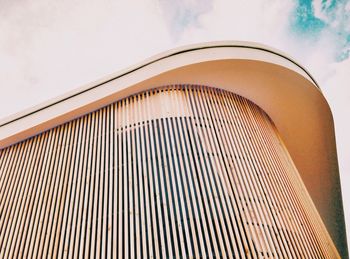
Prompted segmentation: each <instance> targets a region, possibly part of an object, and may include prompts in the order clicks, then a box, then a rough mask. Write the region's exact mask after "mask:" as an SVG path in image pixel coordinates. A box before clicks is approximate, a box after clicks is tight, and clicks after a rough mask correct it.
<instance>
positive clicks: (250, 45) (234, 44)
mask: <svg viewBox="0 0 350 259" xmlns="http://www.w3.org/2000/svg"><path fill="white" fill-rule="evenodd" d="M227 47H229V48H247V49H255V50H260V51H264V52H267V53H270V54H272V55H276V56H278V57H281V58H283V59H285V60H286V61H290V63H291V64H290V67H289V68H290V69H293V65H294V66H295V67H294V69H293V70H295V72H298V73H299V74H301V75H303V76H304V77H305V78H306V79H308V80H310V81H311V82H313V84H314V85H315V86H317V87H318V88H319V86H318V84H317V82H316V80H315V79H314V78H313V77H312V75H311V74H310V73H309V71H308V70H307V69H306V68H305V67H303V66H302V65H300V64H299V63H297V61H295V60H294V59H293V58H291V57H290V56H288V55H287V54H285V53H283V52H281V51H279V50H277V49H274V48H271V47H268V46H266V45H263V44H260V43H255V42H247V41H216V42H205V43H200V44H191V45H187V46H181V47H178V48H174V49H171V50H167V51H164V52H162V53H160V54H156V55H154V56H152V57H150V58H148V59H146V60H144V61H142V62H140V63H138V64H135V65H133V66H130V67H128V68H126V69H123V70H120V71H117V72H116V73H113V74H111V75H108V76H105V77H103V78H100V79H98V80H96V81H94V82H91V83H88V84H85V85H83V86H81V87H78V88H76V89H73V90H72V91H69V92H67V93H64V94H62V95H59V96H57V97H55V98H52V99H50V100H48V101H46V102H43V103H40V104H38V105H35V106H33V107H30V108H28V109H26V110H23V111H20V112H18V113H15V114H11V115H9V116H6V117H4V118H1V119H0V127H2V126H5V125H6V124H9V123H11V122H13V121H16V120H19V119H21V118H24V117H26V116H29V115H30V114H32V113H35V112H38V111H40V110H42V109H45V108H47V107H50V106H52V105H55V104H57V103H59V102H62V101H64V100H66V99H68V98H71V97H74V96H76V95H79V94H81V93H84V92H86V91H89V90H92V89H94V88H96V87H99V86H100V85H102V84H105V83H108V82H110V81H112V80H115V79H118V78H120V77H123V76H126V75H128V74H130V73H133V72H134V71H136V70H139V69H141V68H143V67H146V66H148V65H151V64H153V63H155V62H158V61H160V60H162V59H165V58H169V57H171V56H175V55H179V54H182V53H186V52H192V51H196V50H200V49H212V48H227ZM241 58H244V57H241ZM251 58H254V57H251ZM292 64H293V65H292ZM319 89H320V88H319ZM0 147H1V144H0Z"/></svg>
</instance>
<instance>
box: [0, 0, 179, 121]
mask: <svg viewBox="0 0 350 259" xmlns="http://www.w3.org/2000/svg"><path fill="white" fill-rule="evenodd" d="M1 7H2V8H1V11H0V15H2V19H1V21H0V29H1V34H0V69H1V71H2V72H1V73H0V82H2V84H1V86H0V90H1V93H2V94H1V95H0V103H1V107H2V109H0V117H3V116H5V115H8V114H10V113H13V112H16V111H19V110H23V109H24V108H26V107H29V106H33V105H36V104H37V103H39V102H43V101H45V100H47V99H49V98H52V97H55V96H57V95H59V94H62V93H65V92H67V91H69V90H71V89H72V88H73V89H74V88H76V87H79V86H80V85H82V84H85V83H88V82H91V81H94V80H96V79H98V78H101V77H103V76H105V75H106V74H109V73H112V72H115V71H117V70H119V69H122V68H125V67H127V66H128V65H132V64H134V63H136V62H139V61H141V60H143V59H145V58H147V57H149V56H150V55H153V54H156V53H158V52H159V51H162V50H165V49H168V48H169V47H170V46H171V42H172V40H171V37H170V34H169V30H168V28H167V26H166V25H165V24H164V22H162V21H163V16H162V14H161V10H160V8H159V6H158V4H157V3H156V2H154V1H152V0H146V1H144V0H135V1H107V0H106V1H97V0H93V1H83V0H81V1H74V2H72V1H59V2H50V4H48V2H47V1H44V0H38V1H35V2H33V1H22V2H21V4H18V3H17V4H14V3H13V2H8V4H5V3H3V4H2V6H1ZM14 100H16V101H14Z"/></svg>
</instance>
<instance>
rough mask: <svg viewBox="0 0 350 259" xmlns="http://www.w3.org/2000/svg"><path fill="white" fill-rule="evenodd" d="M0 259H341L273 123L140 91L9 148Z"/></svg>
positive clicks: (222, 105) (235, 107) (212, 92)
mask: <svg viewBox="0 0 350 259" xmlns="http://www.w3.org/2000/svg"><path fill="white" fill-rule="evenodd" d="M0 257H1V258H19V257H24V258H37V257H55V258H56V257H59V258H61V257H64V258H66V257H74V258H76V257H90V258H101V257H102V258H105V257H106V258H193V257H194V258H246V257H248V258H258V257H264V258H268V257H271V258H275V257H276V258H335V257H339V255H338V253H337V251H336V249H335V247H334V245H333V242H332V240H331V239H330V237H329V235H328V233H327V231H326V228H325V227H324V225H323V223H322V221H321V219H320V217H319V215H318V213H317V210H316V208H315V207H314V205H313V203H312V201H311V198H310V196H309V194H308V193H307V190H306V189H305V187H304V185H303V183H302V180H301V178H300V176H299V174H298V172H297V169H296V168H295V166H294V164H293V162H292V160H291V158H290V157H289V155H288V152H287V150H286V149H285V147H284V145H283V143H282V140H281V139H280V138H279V134H278V132H277V130H276V128H275V126H274V125H273V123H272V121H271V120H270V119H269V117H268V116H267V115H266V114H265V112H264V111H262V110H261V109H260V108H259V107H258V106H256V105H255V104H253V103H252V102H250V101H249V100H247V99H245V98H242V97H240V96H238V95H235V94H233V93H230V92H226V91H223V90H219V89H214V88H208V87H204V86H187V85H181V86H169V87H165V88H161V89H154V90H150V91H147V92H144V93H140V94H136V95H134V96H131V97H129V98H126V99H123V100H121V101H118V102H116V103H113V104H111V105H109V106H107V107H105V108H102V109H100V110H98V111H95V112H92V113H90V114H87V115H85V116H83V117H81V118H78V119H76V120H73V121H71V122H68V123H66V124H64V125H61V126H59V127H56V128H54V129H51V130H49V131H47V132H44V133H41V134H39V135H37V136H35V137H33V138H30V139H28V140H25V141H23V142H21V143H18V144H16V145H13V146H11V147H8V148H5V149H3V150H0Z"/></svg>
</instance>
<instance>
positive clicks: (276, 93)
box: [0, 42, 347, 255]
mask: <svg viewBox="0 0 350 259" xmlns="http://www.w3.org/2000/svg"><path fill="white" fill-rule="evenodd" d="M170 84H202V85H207V86H212V87H218V88H222V89H224V90H227V91H231V92H234V93H236V94H239V95H241V96H243V97H245V98H247V99H249V100H251V101H253V102H254V103H256V104H257V105H259V106H260V107H261V108H262V109H263V110H264V111H265V112H266V113H267V114H268V115H269V116H270V118H271V119H272V120H273V122H274V123H275V125H276V127H277V129H278V131H279V132H280V135H281V138H282V139H283V142H284V143H285V146H286V148H287V150H288V152H289V154H290V155H291V158H292V159H293V161H294V163H295V166H296V167H297V169H298V171H299V172H300V175H301V177H302V179H303V181H304V183H305V186H306V187H307V189H308V191H309V193H310V195H311V197H312V199H313V201H314V203H315V205H316V207H317V209H318V211H319V213H320V215H321V217H322V219H323V221H324V223H325V225H326V226H327V229H328V231H329V233H330V235H331V236H332V239H333V240H334V242H335V244H336V245H337V248H338V250H339V251H340V252H341V254H342V255H346V254H347V245H346V237H345V224H344V216H343V208H342V199H341V190H340V182H339V173H338V162H337V155H336V146H335V135H334V125H333V118H332V114H331V111H330V108H329V105H328V103H327V101H326V100H325V98H324V96H323V95H322V93H321V91H320V89H319V88H318V86H317V83H316V81H315V80H314V79H313V78H312V76H311V75H310V74H309V73H308V72H307V70H306V69H304V68H303V67H302V66H300V65H299V64H297V63H296V62H295V61H293V59H291V58H289V57H287V56H286V55H285V54H282V53H281V52H279V51H277V50H273V49H271V48H269V47H266V46H263V45H259V44H255V43H247V42H214V43H204V44H196V45H191V46H187V47H181V48H178V49H175V50H171V51H167V52H165V53H162V54H160V55H157V56H154V57H153V58H151V59H148V60H146V61H144V62H142V63H140V64H138V65H136V66H133V67H131V68H129V69H127V70H124V71H121V72H119V73H116V74H113V75H111V76H108V77H106V78H103V79H101V80H98V81H96V82H93V83H91V84H88V85H85V86H83V87H81V88H78V89H76V90H73V91H71V92H69V93H67V94H65V95H62V96H60V97H57V98H55V99H53V100H50V101H48V102H46V103H43V104H41V105H38V106H36V107H33V108H31V109H29V110H26V111H24V112H21V113H18V114H15V115H13V116H10V117H8V118H6V119H4V120H2V121H0V148H3V147H6V146H9V145H12V144H14V143H17V142H19V141H22V140H24V139H26V138H28V137H30V136H33V135H36V134H38V133H40V132H43V131H45V130H47V129H50V128H53V127H55V126H57V125H60V124H62V123H65V122H67V121H70V120H72V119H74V118H77V117H80V116H82V115H84V114H87V113H89V112H91V111H94V110H96V109H99V108H101V107H103V106H106V105H108V104H110V103H112V102H115V101H117V100H120V99H122V98H125V97H127V96H130V95H132V94H135V93H137V92H141V91H145V90H148V89H150V88H155V87H158V86H164V85H170Z"/></svg>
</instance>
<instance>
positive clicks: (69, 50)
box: [0, 0, 350, 247]
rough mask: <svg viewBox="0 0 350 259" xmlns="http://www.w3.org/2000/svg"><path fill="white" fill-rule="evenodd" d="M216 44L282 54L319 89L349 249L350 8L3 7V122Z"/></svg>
mask: <svg viewBox="0 0 350 259" xmlns="http://www.w3.org/2000/svg"><path fill="white" fill-rule="evenodd" d="M218 40H239V41H254V42H258V43H262V44H266V45H269V46H271V47H274V48H277V49H279V50H281V51H283V52H285V53H287V54H288V55H289V56H291V57H293V58H294V59H295V60H296V61H297V62H298V63H299V64H301V65H303V66H304V67H305V68H306V69H308V70H309V71H310V72H311V74H312V75H313V77H314V78H315V79H316V81H317V82H318V84H319V86H320V87H321V89H322V92H323V94H324V95H325V97H326V99H327V101H328V103H329V105H330V107H331V109H332V112H333V116H334V121H335V129H336V140H337V150H338V159H339V168H340V177H341V184H342V191H343V202H344V210H345V217H346V222H347V233H348V242H349V240H350V134H349V133H350V117H349V114H350V84H349V81H350V80H349V79H348V77H349V75H350V0H339V1H336V0H314V1H311V0H310V1H305V0H288V1H287V0H251V1H238V0H200V1H199V0H177V1H176V0H128V1H112V0H61V1H49V0H36V1H32V0H0V119H1V118H4V117H7V116H8V115H10V114H13V113H16V112H19V111H22V110H24V109H26V108H29V107H32V106H34V105H36V104H39V103H41V102H44V101H46V100H48V99H50V98H53V97H56V96H58V95H61V94H63V93H66V92H68V91H70V90H72V89H75V88H78V87H79V86H81V85H84V84H86V83H89V82H92V81H95V80H96V79H99V78H102V77H105V76H106V75H109V74H111V73H115V72H116V71H118V70H121V69H124V68H126V67H128V66H130V65H133V64H135V63H138V62H140V61H142V60H144V59H146V58H148V57H150V56H152V55H155V54H157V53H159V52H162V51H165V50H168V49H171V48H174V47H177V46H182V45H186V44H190V43H199V42H207V41H218ZM349 247H350V246H349Z"/></svg>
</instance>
